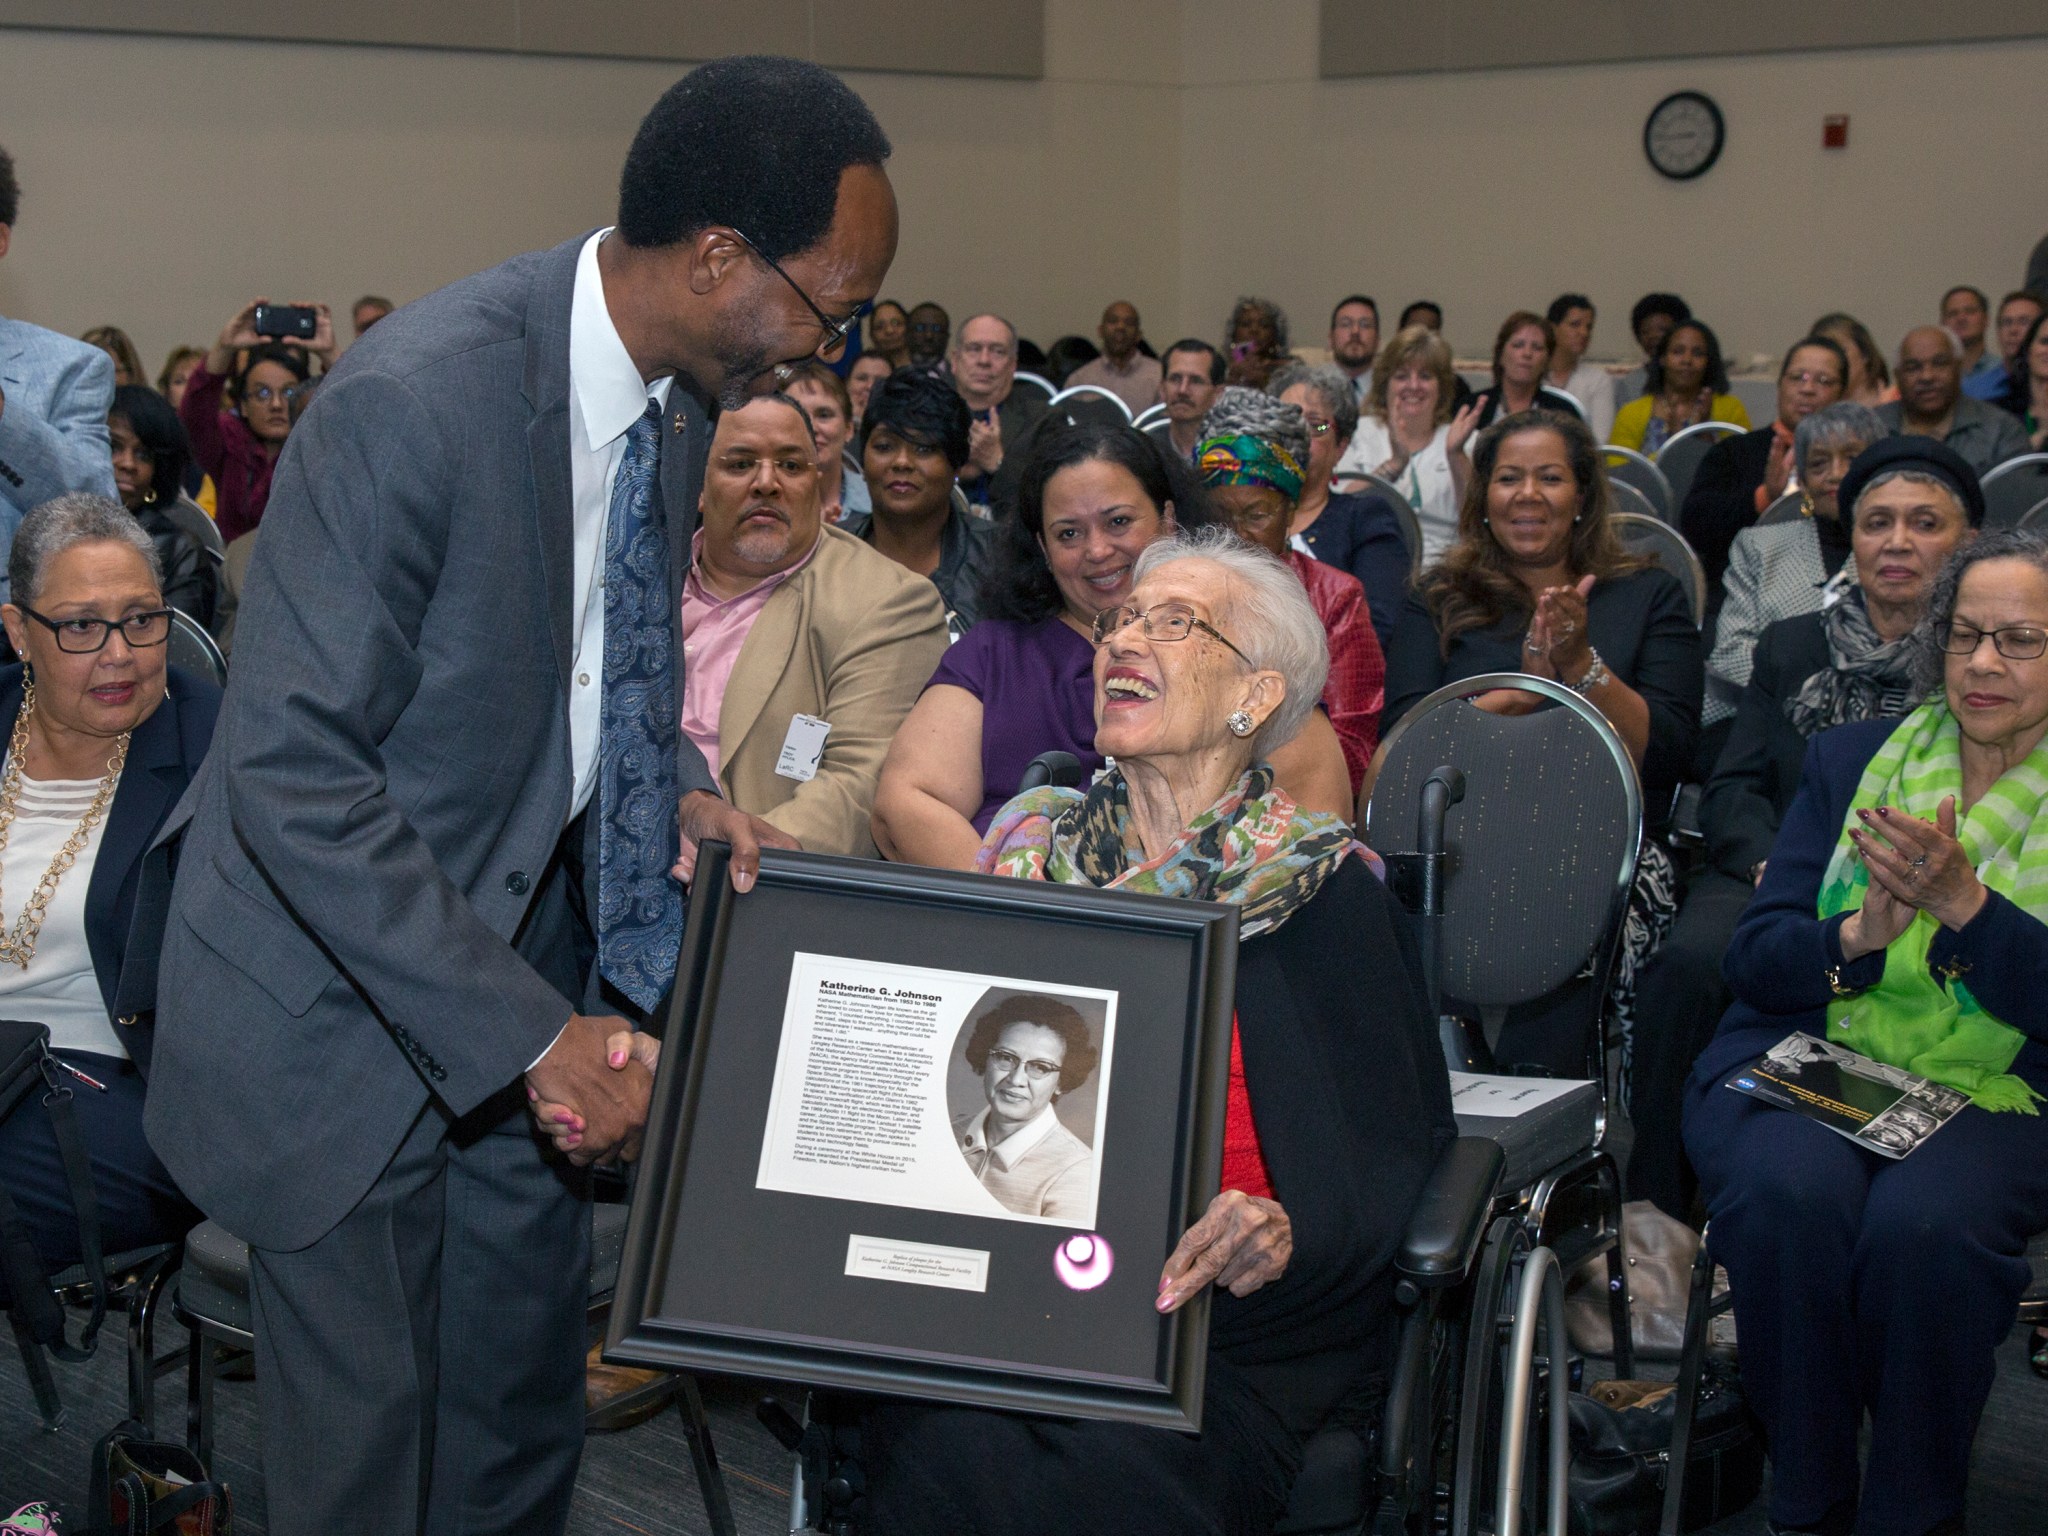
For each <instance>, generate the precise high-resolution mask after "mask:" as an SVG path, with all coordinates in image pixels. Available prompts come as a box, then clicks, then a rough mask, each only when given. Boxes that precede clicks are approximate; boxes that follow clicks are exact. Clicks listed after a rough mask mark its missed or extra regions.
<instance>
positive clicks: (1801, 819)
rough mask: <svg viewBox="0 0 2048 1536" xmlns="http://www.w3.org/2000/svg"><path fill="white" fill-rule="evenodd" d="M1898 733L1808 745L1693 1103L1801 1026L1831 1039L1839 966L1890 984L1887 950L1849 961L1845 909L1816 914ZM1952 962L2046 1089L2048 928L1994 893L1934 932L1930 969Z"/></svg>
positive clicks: (1882, 727)
mask: <svg viewBox="0 0 2048 1536" xmlns="http://www.w3.org/2000/svg"><path fill="white" fill-rule="evenodd" d="M1898 726H1899V722H1898V721H1896V720H1859V721H1857V722H1856V723H1855V724H1853V725H1843V726H1837V727H1836V728H1835V729H1834V730H1831V731H1822V732H1821V733H1820V734H1819V735H1818V736H1816V737H1814V738H1813V740H1812V741H1810V742H1809V743H1807V747H1806V756H1805V760H1804V763H1803V764H1802V766H1801V768H1800V772H1799V790H1798V793H1797V794H1795V795H1794V796H1793V799H1792V805H1791V807H1790V809H1788V810H1787V811H1786V813H1785V822H1784V825H1783V826H1781V827H1780V828H1779V829H1778V840H1777V842H1776V843H1774V844H1773V845H1772V847H1771V854H1770V859H1771V862H1770V866H1769V868H1767V869H1766V870H1765V871H1764V878H1763V883H1762V884H1761V885H1759V886H1758V887H1757V891H1756V896H1755V897H1754V899H1752V900H1751V902H1750V904H1749V910H1748V911H1746V912H1744V913H1743V915H1742V921H1741V922H1740V923H1739V924H1737V925H1736V929H1735V941H1734V943H1732V944H1731V945H1730V946H1729V947H1728V958H1727V960H1726V961H1725V962H1724V963H1723V965H1722V974H1723V975H1724V976H1725V977H1726V978H1727V981H1728V985H1729V987H1730V989H1731V990H1733V992H1734V993H1735V1004H1734V1006H1733V1007H1731V1008H1730V1009H1729V1010H1728V1012H1727V1013H1726V1014H1725V1015H1724V1016H1723V1017H1722V1019H1721V1027H1720V1029H1719V1031H1718V1032H1717V1033H1716V1034H1715V1036H1714V1038H1713V1040H1712V1041H1711V1042H1710V1043H1709V1044H1708V1046H1707V1048H1706V1050H1705V1051H1703V1052H1702V1053H1701V1054H1700V1058H1699V1060H1698V1061H1697V1062H1695V1063H1694V1064H1693V1070H1692V1080H1691V1081H1690V1082H1688V1083H1687V1084H1686V1090H1685V1091H1686V1096H1687V1098H1688V1100H1690V1099H1693V1098H1696V1097H1697V1096H1698V1095H1700V1094H1703V1093H1711V1092H1719V1091H1721V1090H1720V1088H1719V1087H1718V1085H1719V1083H1720V1082H1721V1080H1722V1079H1723V1078H1725V1077H1726V1076H1727V1075H1728V1074H1729V1073H1730V1072H1732V1071H1734V1070H1735V1069H1736V1068H1737V1067H1739V1066H1741V1065H1742V1064H1743V1063H1744V1062H1746V1061H1748V1060H1749V1059H1750V1058H1752V1057H1755V1056H1761V1055H1762V1054H1763V1053H1764V1052H1765V1051H1767V1050H1769V1049H1770V1048H1771V1047H1772V1046H1774V1045H1776V1044H1777V1043H1778V1042H1779V1041H1780V1040H1782V1039H1784V1038H1785V1036H1787V1035H1789V1034H1791V1033H1792V1032H1793V1031H1794V1030H1803V1031H1805V1032H1806V1033H1807V1034H1810V1035H1825V1034H1826V1032H1827V1009H1828V1004H1829V1003H1830V1002H1832V1001H1833V1000H1834V994H1833V992H1832V991H1831V990H1830V988H1829V983H1828V975H1827V973H1828V970H1829V968H1830V967H1832V966H1840V967H1841V977H1842V982H1843V984H1844V985H1845V986H1849V987H1856V988H1860V987H1868V986H1873V985H1875V984H1876V983H1877V982H1878V981H1879V980H1880V979H1881V978H1882V977H1883V975H1884V967H1885V952H1884V951H1883V950H1877V951H1875V952H1873V953H1871V954H1868V955H1865V956H1863V957H1862V958H1861V959H1859V960H1856V961H1853V962H1851V963H1848V964H1843V961H1842V940H1841V930H1842V924H1843V922H1845V921H1846V920H1847V918H1848V914H1847V913H1846V912H1842V913H1837V914H1836V915H1835V916H1833V917H1831V918H1828V919H1827V920H1826V921H1822V920H1821V919H1820V918H1818V917H1817V916H1815V912H1816V911H1817V909H1818V907H1819V903H1820V882H1821V877H1822V876H1823V875H1824V874H1825V873H1826V871H1827V867H1828V861H1829V859H1830V858H1832V857H1833V855H1834V851H1835V843H1836V841H1837V840H1838V839H1839V838H1840V837H1841V835H1842V821H1843V819H1844V818H1845V817H1846V816H1847V815H1848V814H1849V804H1850V802H1851V801H1852V800H1854V799H1855V797H1856V785H1857V784H1858V782H1859V781H1860V780H1861V779H1862V777H1863V770H1864V769H1865V768H1866V767H1867V766H1869V763H1870V760H1871V758H1873V757H1875V756H1876V755H1877V749H1878V748H1879V747H1881V746H1883V745H1884V744H1885V742H1886V741H1887V740H1888V739H1889V738H1890V736H1891V734H1892V732H1893V731H1895V730H1897V729H1898ZM1951 963H1954V964H1957V965H1960V966H1963V967H1966V968H1967V974H1968V976H1969V979H1970V992H1971V995H1972V996H1974V997H1975V998H1976V999H1977V1001H1978V1002H1980V1003H1982V1004H1983V1005H1984V1007H1985V1009H1986V1010H1987V1011H1988V1012H1990V1013H1991V1014H1992V1016H1993V1017H1995V1018H1998V1019H2001V1020H2003V1021H2004V1022H2005V1023H2007V1024H2010V1025H2011V1026H2012V1027H2013V1028H2015V1029H2018V1030H2023V1031H2025V1033H2026V1034H2027V1036H2028V1037H2029V1038H2028V1040H2027V1043H2026V1044H2025V1045H2023V1046H2022V1047H2020V1054H2019V1056H2018V1058H2017V1059H2016V1060H2015V1061H2014V1062H2013V1064H2012V1070H2013V1072H2014V1073H2016V1074H2017V1075H2018V1076H2020V1077H2022V1078H2024V1079H2026V1081H2027V1082H2028V1083H2030V1084H2032V1085H2033V1086H2034V1087H2035V1088H2036V1089H2048V925H2043V924H2042V923H2041V921H2040V920H2039V919H2038V918H2035V917H2031V916H2029V915H2028V914H2027V913H2026V912H2023V911H2022V910H2021V909H2020V908H2018V907H2016V906H2014V905H2013V904H2012V903H2011V902H2010V901H2008V900H2006V899H2005V897H2003V896H2001V895H1999V894H1998V893H1997V892H1996V891H1993V892H1992V893H1991V894H1990V898H1989V899H1988V900H1987V901H1986V902H1985V903H1984V907H1983V910H1981V911H1980V912H1978V914H1977V915H1976V916H1975V917H1974V918H1972V919H1970V921H1969V923H1968V924H1966V925H1965V926H1964V927H1963V928H1962V929H1961V930H1960V931H1957V932H1954V933H1951V932H1950V931H1949V930H1948V929H1946V928H1943V929H1942V930H1941V931H1940V932H1939V933H1938V934H1936V935H1935V939H1934V942H1933V944H1932V945H1931V946H1930V947H1929V949H1928V951H1927V964H1928V966H1929V968H1930V969H1932V970H1935V971H1940V970H1941V969H1942V968H1944V967H1946V966H1948V965H1950V964H1951Z"/></svg>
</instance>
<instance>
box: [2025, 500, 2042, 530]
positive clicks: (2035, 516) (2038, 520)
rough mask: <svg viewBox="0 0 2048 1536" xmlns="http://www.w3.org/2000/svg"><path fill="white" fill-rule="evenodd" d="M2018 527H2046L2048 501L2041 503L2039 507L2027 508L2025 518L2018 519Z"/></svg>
mask: <svg viewBox="0 0 2048 1536" xmlns="http://www.w3.org/2000/svg"><path fill="white" fill-rule="evenodd" d="M2020 526H2021V527H2022V528H2042V527H2048V501H2044V502H2042V503H2041V504H2040V505H2039V506H2035V507H2029V508H2028V509H2027V513H2026V516H2024V517H2022V518H2021V519H2020Z"/></svg>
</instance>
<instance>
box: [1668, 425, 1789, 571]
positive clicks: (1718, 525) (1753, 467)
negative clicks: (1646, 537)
mask: <svg viewBox="0 0 2048 1536" xmlns="http://www.w3.org/2000/svg"><path fill="white" fill-rule="evenodd" d="M1771 435H1772V429H1771V428H1770V427H1759V428H1758V429H1757V430H1756V431H1754V432H1742V433H1738V434H1736V435H1735V436H1733V437H1724V438H1722V439H1721V440H1720V441H1719V442H1718V443H1716V444H1714V446H1713V447H1711V448H1709V449H1708V450H1707V451H1706V453H1705V454H1704V455H1702V456H1701V458H1700V467H1699V469H1698V470H1697V471H1695V472H1694V474H1693V477H1692V489H1691V490H1689V491H1687V492H1686V494H1685V505H1684V506H1683V507H1681V508H1680V509H1679V513H1678V531H1679V532H1680V533H1682V534H1684V535H1685V541H1686V542H1687V543H1688V544H1690V545H1692V548H1693V553H1694V554H1696V555H1698V556H1699V557H1700V564H1702V565H1704V566H1705V567H1706V568H1707V582H1708V584H1709V585H1710V586H1711V587H1712V588H1713V596H1712V599H1711V604H1710V606H1712V607H1714V608H1716V609H1718V608H1719V607H1720V606H1721V578H1722V576H1723V575H1724V574H1726V572H1727V570H1728V547H1729V546H1730V545H1731V544H1733V543H1734V542H1735V535H1736V534H1738V533H1740V532H1742V530H1743V529H1745V528H1747V527H1749V526H1750V525H1751V524H1752V523H1754V522H1755V521H1756V517H1757V505H1756V492H1757V487H1758V486H1760V485H1762V484H1763V483H1764V471H1765V470H1766V469H1767V468H1769V466H1770V461H1771Z"/></svg>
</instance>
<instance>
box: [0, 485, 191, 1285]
mask: <svg viewBox="0 0 2048 1536" xmlns="http://www.w3.org/2000/svg"><path fill="white" fill-rule="evenodd" d="M8 564H9V566H10V567H11V581H12V593H13V595H12V600H11V601H10V602H9V603H8V604H7V605H6V606H5V607H0V620H4V622H5V624H6V626H7V636H8V638H9V639H10V640H11V641H12V642H13V644H14V649H15V652H16V654H17V655H19V656H21V657H22V658H24V660H25V661H26V663H27V667H26V668H24V667H23V666H21V665H19V664H17V665H13V666H9V667H6V668H4V669H0V719H4V720H5V721H6V723H7V726H8V730H9V745H8V748H7V759H8V761H7V769H8V772H7V776H6V781H5V787H4V789H0V815H4V816H5V818H6V821H7V824H8V838H7V843H6V849H5V877H6V878H5V887H6V890H7V891H8V892H9V893H10V897H11V899H12V900H13V901H14V902H17V903H19V904H20V905H21V907H22V914H21V916H20V917H19V918H18V919H17V920H16V921H15V922H14V924H13V926H12V931H11V933H10V934H9V935H8V936H7V937H6V938H5V940H4V941H0V957H4V959H5V960H6V961H8V962H9V963H7V964H5V965H0V1009H4V1010H5V1012H6V1014H7V1017H9V1018H15V1019H33V1020H35V1021H37V1022H38V1023H41V1024H44V1025H47V1026H48V1028H49V1030H50V1045H51V1050H52V1052H53V1053H54V1054H55V1056H56V1057H57V1059H58V1060H59V1061H60V1062H62V1063H64V1064H65V1065H66V1066H68V1067H71V1068H73V1069H75V1070H76V1071H77V1072H79V1073H82V1074H83V1075H84V1079H85V1080H86V1081H88V1082H90V1084H91V1085H92V1087H91V1089H90V1090H89V1091H87V1090H81V1091H79V1092H75V1093H73V1094H72V1096H71V1107H72V1112H73V1114H74V1115H75V1116H76V1117H77V1121H78V1127H79V1131H80V1135H81V1138H82V1139H83V1141H84V1143H85V1150H86V1153H87V1155H88V1157H89V1159H90V1161H91V1164H92V1180H93V1193H94V1198H95V1200H96V1202H97V1205H98V1208H99V1223H100V1246H101V1249H102V1250H103V1251H104V1252H106V1253H109V1254H113V1253H119V1252H121V1251H122V1250H124V1249H132V1248H141V1247H145V1246H147V1245H149V1244H153V1243H161V1242H169V1241H172V1240H173V1239H175V1238H177V1237H179V1236H181V1235H183V1233H184V1232H185V1231H186V1230H187V1229H188V1228H189V1227H191V1226H192V1225H193V1224H194V1223H196V1222H197V1221H198V1220H199V1213H198V1212H197V1211H195V1210H193V1208H192V1206H191V1205H190V1203H189V1202H187V1200H186V1199H185V1197H184V1196H183V1195H182V1194H180V1193H179V1191H178V1188H177V1185H176V1184H175V1183H173V1182H172V1179H171V1176H170V1174H169V1173H167V1172H166V1171H165V1169H164V1166H163V1164H162V1163H161V1162H159V1161H158V1160H157V1157H156V1154H155V1153H153V1152H152V1151H151V1150H150V1147H149V1143H148V1142H147V1141H146V1140H145V1139H144V1138H143V1134H142V1100H143V1087H144V1074H145V1073H146V1072H147V1070H148V1067H149V1044H150V1036H149V1027H148V1022H147V1020H146V1019H145V1020H144V1021H142V1022H141V1023H140V1024H138V1023H137V1021H136V1018H135V1017H134V1015H133V1014H132V1013H131V1012H124V1010H122V1009H117V1007H116V1005H115V998H116V995H117V992H118V990H119V987H120V982H121V972H122V967H123V964H124V962H125V960H126V959H127V958H128V955H129V953H130V946H131V945H133V946H135V948H136V951H137V952H138V953H140V952H142V951H148V952H149V953H150V961H151V964H152V965H153V963H154V950H155V947H156V943H157V940H158V939H159V938H160V937H161V934H160V933H159V934H149V933H145V932H143V931H140V929H139V927H138V926H137V925H136V923H135V919H136V916H137V913H136V900H135V897H136V887H137V881H138V879H139V876H140V872H141V866H142V861H143V855H144V854H145V853H146V852H147V851H148V849H149V846H150V844H151V842H153V841H154V840H155V837H156V833H157V829H158V828H159V827H160V826H162V825H163V822H164V819H165V817H167V816H168V815H169V814H170V811H171V807H172V806H174V805H176V804H177V802H178V797H179V796H180V795H181V794H182V793H183V792H184V790H185V786H186V785H187V784H189V783H190V782H191V780H192V777H193V775H194V774H195V773H196V772H197V771H198V768H199V763H200V760H201V759H202V758H204V757H205V755H206V749H207V745H208V743H209V742H210V741H211V740H212V737H213V724H214V716H215V714H216V712H217V711H218V709H219V707H220V690H219V689H218V688H216V687H214V686H213V684H212V683H211V682H210V681H207V680H206V679H203V678H197V677H192V676H190V675H188V674H187V673H185V672H183V671H180V670H178V669H176V668H171V667H166V666H165V664H164V661H165V649H164V642H165V641H166V640H167V639H168V638H169V637H170V620H169V615H168V614H167V612H166V611H165V608H164V598H163V590H162V588H161V587H160V586H159V584H158V581H157V573H156V548H155V546H154V545H153V544H152V543H151V542H150V538H149V535H147V534H146V533H144V532H143V531H142V529H141V528H140V527H139V526H137V524H136V521H135V519H134V518H132V517H130V516H129V515H128V514H127V513H126V512H124V511H123V510H122V509H121V508H120V507H119V506H118V505H117V504H115V503H114V502H111V501H108V500H107V499H106V498H104V497H101V496H93V495H87V494H72V495H66V496H60V497H58V498H57V499H55V500H54V501H48V502H44V503H43V504H42V505H40V506H38V507H36V508H35V509H34V510H33V511H31V512H30V513H29V514H28V516H27V517H26V518H25V519H24V520H23V522H22V525H21V528H20V531H19V532H18V533H17V535H16V537H15V540H14V547H13V549H12V551H11V552H10V553H9V555H8ZM116 631H118V633H117V632H116ZM74 845H75V846H74ZM39 879H40V880H41V881H43V882H46V883H48V884H50V885H53V886H54V894H50V895H48V897H47V900H46V901H45V900H44V899H43V898H42V897H39V896H37V895H36V889H37V882H38V880H39ZM158 921H159V922H161V919H160V918H159V919H158ZM131 1006H132V1005H131ZM117 1015H119V1021H118V1022H117ZM0 1168H4V1169H5V1170H6V1185H7V1191H8V1193H9V1195H11V1196H12V1197H13V1200H14V1204H15V1206H16V1208H17V1209H18V1210H19V1212H20V1214H21V1217H22V1220H23V1222H24V1224H25V1225H26V1227H27V1230H28V1233H29V1237H30V1239H31V1241H32V1242H33V1243H34V1245H35V1250H36V1254H37V1256H38V1257H39V1258H40V1259H41V1260H42V1263H43V1266H44V1268H45V1269H47V1270H48V1271H50V1272H51V1273H53V1274H54V1273H56V1272H57V1271H59V1270H61V1269H64V1268H66V1267H68V1266H69V1265H72V1264H76V1263H77V1262H79V1258H80V1247H79V1235H78V1217H77V1215H76V1213H75V1211H74V1208H73V1205H72V1199H71V1190H70V1185H69V1182H68V1180H67V1178H66V1173H65V1167H64V1162H63V1159H62V1157H61V1156H60V1154H59V1152H58V1143H57V1139H56V1134H55V1132H54V1130H53V1128H52V1126H51V1123H50V1119H49V1114H48V1112H47V1111H46V1110H45V1109H44V1108H43V1106H42V1103H41V1102H40V1096H39V1095H36V1094H31V1095H30V1096H29V1097H28V1098H26V1099H24V1100H23V1101H22V1102H21V1103H20V1104H19V1105H17V1106H16V1107H15V1109H14V1111H13V1112H12V1113H11V1114H9V1115H7V1116H6V1117H5V1118H0ZM5 1293H6V1282H5V1279H4V1277H0V1305H4V1304H5V1302H6V1301H7V1299H8V1298H7V1296H6V1294H5Z"/></svg>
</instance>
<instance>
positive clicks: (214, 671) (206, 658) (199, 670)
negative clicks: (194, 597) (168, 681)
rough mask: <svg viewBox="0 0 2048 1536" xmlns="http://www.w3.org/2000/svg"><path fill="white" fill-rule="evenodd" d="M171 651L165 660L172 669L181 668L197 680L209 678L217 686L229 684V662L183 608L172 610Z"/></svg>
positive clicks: (198, 623) (201, 625)
mask: <svg viewBox="0 0 2048 1536" xmlns="http://www.w3.org/2000/svg"><path fill="white" fill-rule="evenodd" d="M169 644H170V649H169V650H168V652H166V654H165V660H167V661H168V662H170V664H171V665H172V666H174V667H183V668H184V669H185V670H186V671H187V672H193V673H196V674H198V675H199V676H200V677H204V678H208V679H210V680H211V681H212V682H213V683H215V684H216V685H218V686H220V687H226V686H227V681H228V660H227V658H226V657H225V656H223V655H221V653H220V647H219V646H218V645H216V644H215V643H214V639H213V636H211V635H209V634H208V633H207V632H206V627H205V626H204V625H203V624H201V623H200V622H199V621H198V620H197V619H195V618H193V617H192V615H191V614H189V613H187V612H185V610H184V609H182V608H173V609H172V610H171V636H170V642H169Z"/></svg>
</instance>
